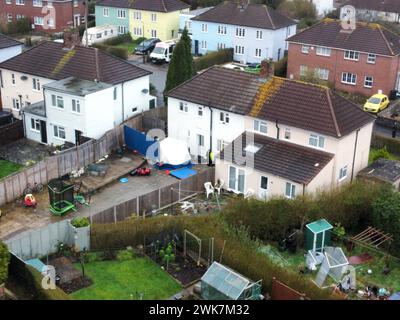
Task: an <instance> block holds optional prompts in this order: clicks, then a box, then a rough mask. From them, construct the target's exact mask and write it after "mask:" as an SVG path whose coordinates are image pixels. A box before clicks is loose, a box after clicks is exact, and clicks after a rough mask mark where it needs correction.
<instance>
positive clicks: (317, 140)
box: [308, 134, 325, 149]
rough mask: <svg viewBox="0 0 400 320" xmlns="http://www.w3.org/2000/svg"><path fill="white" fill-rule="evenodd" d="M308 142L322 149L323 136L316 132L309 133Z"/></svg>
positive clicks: (323, 144) (323, 143)
mask: <svg viewBox="0 0 400 320" xmlns="http://www.w3.org/2000/svg"><path fill="white" fill-rule="evenodd" d="M308 144H309V145H310V146H312V147H315V148H321V149H323V148H324V146H325V138H324V137H322V136H319V135H317V134H310V138H309V140H308Z"/></svg>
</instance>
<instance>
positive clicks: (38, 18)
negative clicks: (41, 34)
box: [33, 17, 43, 26]
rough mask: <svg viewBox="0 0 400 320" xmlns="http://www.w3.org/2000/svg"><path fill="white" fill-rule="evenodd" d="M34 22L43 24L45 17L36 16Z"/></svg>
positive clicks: (39, 24)
mask: <svg viewBox="0 0 400 320" xmlns="http://www.w3.org/2000/svg"><path fill="white" fill-rule="evenodd" d="M33 23H34V24H35V25H37V26H42V25H43V17H34V18H33Z"/></svg>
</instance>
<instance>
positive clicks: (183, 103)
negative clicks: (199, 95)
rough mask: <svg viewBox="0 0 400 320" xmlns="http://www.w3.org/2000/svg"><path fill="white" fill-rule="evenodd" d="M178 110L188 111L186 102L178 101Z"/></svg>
mask: <svg viewBox="0 0 400 320" xmlns="http://www.w3.org/2000/svg"><path fill="white" fill-rule="evenodd" d="M179 110H180V111H183V112H188V105H187V103H186V102H179Z"/></svg>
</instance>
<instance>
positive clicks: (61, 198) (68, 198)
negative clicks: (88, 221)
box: [47, 179, 75, 216]
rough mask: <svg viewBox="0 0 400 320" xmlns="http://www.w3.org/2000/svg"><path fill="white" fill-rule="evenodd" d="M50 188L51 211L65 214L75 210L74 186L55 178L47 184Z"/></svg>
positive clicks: (58, 214)
mask: <svg viewBox="0 0 400 320" xmlns="http://www.w3.org/2000/svg"><path fill="white" fill-rule="evenodd" d="M47 188H48V190H49V199H50V211H51V212H52V213H53V214H54V215H57V216H63V215H65V214H66V213H67V212H68V211H70V210H74V211H75V205H74V186H73V185H70V184H67V183H66V182H64V181H62V180H60V179H54V180H51V181H50V182H49V184H48V185H47Z"/></svg>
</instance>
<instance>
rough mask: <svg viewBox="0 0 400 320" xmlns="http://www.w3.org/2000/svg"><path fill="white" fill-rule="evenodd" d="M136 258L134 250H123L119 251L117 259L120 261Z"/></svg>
mask: <svg viewBox="0 0 400 320" xmlns="http://www.w3.org/2000/svg"><path fill="white" fill-rule="evenodd" d="M133 258H134V254H133V251H132V250H128V249H126V250H121V251H119V252H118V253H117V260H118V261H127V260H132V259H133Z"/></svg>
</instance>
